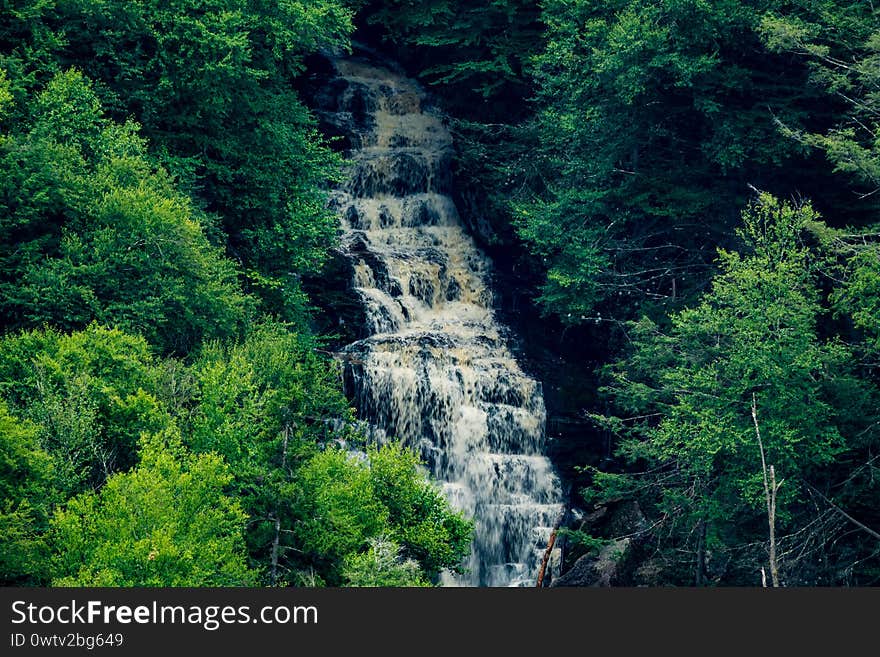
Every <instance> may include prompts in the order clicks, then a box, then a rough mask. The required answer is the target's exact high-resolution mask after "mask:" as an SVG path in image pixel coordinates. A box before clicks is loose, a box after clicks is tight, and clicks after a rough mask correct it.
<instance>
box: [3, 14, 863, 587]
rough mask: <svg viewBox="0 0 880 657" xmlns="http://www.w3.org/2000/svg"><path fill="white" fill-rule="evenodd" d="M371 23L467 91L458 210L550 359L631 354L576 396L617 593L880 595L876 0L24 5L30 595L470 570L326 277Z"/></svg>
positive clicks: (9, 236) (15, 371)
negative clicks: (337, 343) (352, 349)
mask: <svg viewBox="0 0 880 657" xmlns="http://www.w3.org/2000/svg"><path fill="white" fill-rule="evenodd" d="M356 26H357V29H358V30H359V35H363V38H364V39H366V40H367V41H369V42H370V43H369V44H368V45H369V46H371V47H376V48H385V49H387V50H388V51H389V52H392V53H393V54H396V55H398V56H400V59H401V60H403V61H405V62H406V63H407V65H408V66H410V67H411V69H412V72H413V73H416V74H419V75H421V76H422V78H423V79H424V80H425V81H426V83H428V84H429V85H430V86H431V89H432V90H433V91H435V92H436V94H437V96H438V97H439V98H440V99H441V100H442V101H443V103H444V104H445V107H446V109H447V111H448V112H449V115H450V128H451V130H452V131H453V133H454V135H455V138H456V144H457V148H458V152H457V159H456V163H455V166H456V180H457V185H456V190H455V193H456V195H457V200H458V201H460V202H461V209H462V211H463V212H462V213H463V215H464V218H465V220H466V221H467V222H468V223H469V224H470V225H472V226H475V227H477V228H478V229H479V230H478V232H479V237H480V238H482V239H483V241H484V243H485V244H486V245H488V246H491V247H492V248H493V249H494V250H495V252H496V253H497V254H503V258H502V263H501V268H502V269H504V268H507V269H508V270H509V271H508V272H507V273H508V274H510V278H509V279H508V280H515V281H516V282H517V285H519V287H520V289H518V290H516V293H517V294H520V295H524V296H526V297H528V298H529V299H530V300H531V302H533V304H534V307H535V308H537V309H538V310H539V312H540V313H541V314H542V315H543V317H544V318H545V319H544V321H546V323H547V326H548V327H561V329H560V330H559V331H556V330H551V329H548V330H546V331H543V330H542V331H541V333H542V336H541V339H540V340H538V341H536V344H534V345H530V347H531V348H534V349H538V348H543V349H545V350H548V351H554V350H555V352H556V353H555V354H554V357H555V358H556V361H554V362H559V361H564V360H566V359H568V360H573V359H576V358H580V357H581V355H582V354H583V350H584V344H589V345H590V349H591V352H590V353H591V358H592V359H593V361H594V362H595V361H599V364H600V365H601V367H600V368H598V369H597V370H596V371H591V366H590V365H589V364H587V363H586V362H585V361H584V362H583V364H581V363H580V362H579V361H578V362H576V363H575V366H576V367H577V368H579V369H580V371H579V372H578V377H577V380H576V381H574V382H571V381H569V382H568V383H567V384H566V385H568V386H569V387H570V388H588V387H591V385H592V384H593V383H595V382H596V381H600V382H601V389H600V390H599V391H598V392H597V394H596V395H595V396H593V397H591V404H589V405H588V404H582V405H581V406H579V407H578V408H576V409H574V411H575V414H578V415H580V419H581V421H582V422H583V423H589V427H590V431H592V432H593V435H594V436H597V437H602V438H603V439H604V440H603V441H599V440H596V441H595V444H597V445H599V444H604V445H606V447H605V448H602V447H597V448H595V449H594V451H596V452H597V453H596V454H595V455H594V456H595V458H591V459H590V463H583V462H578V463H576V464H571V463H567V464H563V465H564V466H566V467H567V470H566V472H567V474H568V475H569V476H570V477H574V479H575V481H574V483H575V484H576V488H579V489H580V490H577V492H576V494H575V499H573V504H574V505H576V506H582V507H585V509H584V511H585V513H584V517H586V518H587V519H590V518H592V519H594V520H584V521H583V522H579V523H572V526H571V527H570V528H569V531H568V533H567V535H568V536H570V537H571V538H572V543H571V544H572V545H576V546H580V547H576V548H574V549H575V550H576V551H577V550H578V549H579V550H581V552H582V553H585V554H586V553H588V552H590V551H597V550H601V549H603V546H607V545H609V544H610V545H622V543H620V542H619V541H621V540H622V539H624V538H625V539H626V540H627V541H628V542H627V543H626V548H625V549H623V550H622V552H621V554H620V555H619V559H617V565H616V571H615V572H616V575H615V577H616V578H617V579H616V580H615V581H617V582H618V583H624V584H634V585H638V584H678V585H691V584H697V585H704V584H748V585H754V584H758V583H760V582H761V577H762V573H763V574H764V576H765V577H766V578H768V581H771V582H773V583H777V582H779V583H782V584H785V585H798V584H856V585H863V584H874V585H875V584H877V583H878V582H880V533H878V532H880V512H878V509H880V486H878V484H877V482H878V481H880V478H878V474H880V473H878V467H880V466H878V463H880V461H878V451H880V417H878V410H877V409H878V408H880V377H878V360H877V359H878V356H880V238H878V236H880V232H878V231H880V228H878V227H880V221H878V212H880V194H877V191H878V187H880V138H878V134H880V132H878V130H880V119H878V117H880V66H878V63H880V14H878V10H877V9H875V8H874V6H873V5H872V4H871V3H869V2H863V1H861V0H822V1H821V2H804V1H798V0H794V1H789V0H748V1H746V2H736V1H733V0H659V1H652V2H647V1H645V0H545V1H544V2H542V3H533V2H523V1H521V0H478V1H476V2H460V1H458V0H430V1H429V2H414V1H410V0H372V1H367V0H351V1H348V2H345V1H343V0H310V1H305V0H303V1H299V0H291V1H284V2H282V1H280V0H259V1H247V2H246V1H244V0H210V1H208V0H200V1H198V2H180V1H179V0H174V1H172V2H157V1H155V0H134V1H131V0H130V1H125V2H123V1H121V0H102V1H100V2H95V1H84V0H12V1H11V2H6V3H4V5H3V9H2V10H0V333H2V335H0V539H2V540H0V579H2V581H3V583H5V584H30V585H41V584H49V583H53V584H59V585H73V584H96V585H136V584H152V585H247V584H266V585H287V584H294V585H297V584H308V585H353V586H383V585H387V586H423V585H430V584H432V583H435V582H436V581H437V577H438V573H439V572H440V571H441V570H442V569H444V568H456V567H459V565H460V564H461V562H462V558H463V557H464V556H465V555H466V554H467V552H468V542H469V540H470V536H471V530H472V528H471V524H470V522H469V521H468V520H467V519H465V518H463V517H462V516H461V515H460V514H457V513H454V512H453V511H452V510H451V508H450V507H449V505H448V503H447V502H445V501H444V498H443V497H442V495H440V493H439V492H438V490H437V488H436V487H435V486H434V485H433V484H431V483H430V482H429V481H428V479H426V478H425V475H424V474H423V472H422V470H421V469H420V465H419V463H418V461H417V459H416V457H415V456H414V455H413V454H412V453H411V452H409V451H408V450H406V449H403V448H401V447H399V446H397V445H395V444H389V445H385V446H382V447H377V446H368V445H366V444H364V443H363V439H362V437H361V436H360V435H359V433H358V431H357V429H356V425H355V424H354V423H352V414H351V410H350V408H349V405H348V403H347V401H346V400H345V398H344V397H343V396H342V393H341V386H340V382H339V377H338V373H337V371H336V369H335V366H334V365H333V364H332V361H329V360H328V359H327V358H326V357H325V356H324V355H323V347H324V345H325V340H326V338H323V337H320V336H316V335H315V334H314V329H313V325H314V321H313V317H312V314H311V313H312V310H311V308H310V304H312V303H319V302H321V301H322V300H321V299H320V298H317V299H309V298H308V297H307V294H306V292H305V290H306V289H309V290H316V291H317V292H318V296H320V291H321V287H322V286H321V284H320V281H321V278H322V276H329V275H330V274H329V273H328V270H326V269H324V268H323V267H324V265H325V263H326V262H327V260H328V255H329V253H330V252H331V250H332V248H333V247H334V242H335V239H336V227H335V226H336V224H335V222H336V219H335V218H334V216H333V214H332V212H331V211H330V210H328V208H327V204H326V203H325V200H326V199H325V190H326V189H327V188H328V187H329V186H330V185H331V184H332V182H333V181H334V180H336V179H337V176H338V173H339V166H340V164H341V157H340V156H339V155H338V154H337V153H335V152H334V151H333V150H332V148H331V147H330V145H329V144H328V143H326V142H325V141H324V139H323V138H322V136H321V135H320V134H319V132H318V129H317V122H316V121H315V120H314V118H313V117H312V116H311V114H310V112H309V110H308V109H307V107H306V105H305V103H304V102H303V100H302V99H301V98H300V94H299V92H298V91H297V89H298V88H305V87H307V86H308V85H304V86H303V87H300V86H299V85H300V83H302V82H303V75H304V74H305V73H307V67H306V62H308V61H309V57H310V56H311V55H314V54H315V53H318V52H320V51H324V50H327V49H343V50H344V49H346V48H348V47H349V39H350V38H351V36H352V34H353V31H354V30H355V29H356ZM514 271H515V274H514V273H512V272H514ZM304 280H311V281H312V283H310V284H309V285H304V283H303V281H304ZM315 280H317V281H318V282H319V283H318V284H317V285H316V284H314V281H315ZM328 287H334V286H328ZM335 288H337V289H338V288H339V285H336V286H335ZM553 336H557V337H555V338H554V337H553ZM552 339H558V342H557V343H555V344H550V342H551V340H552ZM538 343H540V344H538ZM569 366H571V363H569ZM549 369H550V368H548V371H549ZM550 374H553V375H555V373H554V372H550ZM596 387H598V385H597V386H596ZM568 410H569V411H571V410H572V409H568ZM563 451H564V450H563ZM598 452H601V453H598ZM579 453H580V454H583V451H581V452H579ZM573 465H577V466H579V467H577V468H574V467H571V466H573ZM581 466H582V467H581ZM627 505H628V506H627ZM624 506H625V507H626V508H628V509H630V520H631V522H629V523H628V524H627V523H621V522H619V521H617V520H611V521H608V522H604V524H603V522H602V521H601V520H595V519H597V518H599V519H600V518H602V517H604V516H603V514H607V515H608V516H609V517H612V518H613V517H616V516H615V511H614V510H615V509H619V508H622V507H624ZM144 509H147V510H149V511H148V512H142V510H144ZM618 515H619V514H618ZM633 518H635V519H636V520H634V521H633V520H632V519H633Z"/></svg>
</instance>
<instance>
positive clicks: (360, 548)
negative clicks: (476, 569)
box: [0, 0, 471, 586]
mask: <svg viewBox="0 0 880 657" xmlns="http://www.w3.org/2000/svg"><path fill="white" fill-rule="evenodd" d="M350 31H351V10H350V9H349V8H348V7H347V6H345V5H344V4H343V3H340V2H336V1H335V0H324V1H322V2H307V3H306V2H274V1H269V2H240V1H238V0H230V1H229V2H225V1H221V2H198V3H192V2H180V3H170V4H169V3H167V2H161V3H160V2H150V1H146V2H116V1H114V0H111V1H108V2H99V3H94V2H78V1H73V2H66V1H65V2H60V1H59V2H54V1H52V0H48V1H46V0H21V1H17V2H12V3H6V4H5V5H4V8H3V10H2V13H0V161H2V162H0V317H2V320H0V331H2V335H0V469H2V472H0V538H2V540H0V543H2V548H0V581H2V582H3V583H4V584H29V585H47V584H53V585H58V586H68V585H78V586H82V585H92V586H145V585H149V586H242V585H255V584H262V585H285V584H288V585H289V584H310V585H324V584H332V585H347V584H351V585H356V586H425V585H430V584H433V583H436V581H437V576H438V573H439V571H440V570H442V569H444V568H452V569H457V568H459V567H460V564H461V563H462V560H463V558H464V557H465V556H466V555H467V554H468V553H469V551H470V537H471V523H470V522H469V521H468V520H467V519H465V518H464V517H462V516H461V515H460V514H458V513H456V512H453V510H452V509H451V508H450V506H449V504H448V502H447V501H446V500H445V498H444V497H443V496H442V495H441V493H440V491H439V489H438V488H436V487H435V485H434V484H432V483H431V482H430V481H429V480H428V479H427V478H426V475H425V473H424V471H423V469H422V467H421V464H420V463H419V462H418V461H417V459H416V457H415V456H414V454H413V453H411V452H410V451H408V450H406V449H403V448H401V447H399V446H396V445H394V444H390V445H387V446H384V447H382V448H377V447H371V448H369V449H367V448H366V446H365V445H364V444H363V438H362V437H361V436H360V435H359V433H358V430H357V429H356V428H355V425H354V423H353V417H352V412H351V409H350V408H349V405H348V403H347V401H346V400H345V398H344V396H343V395H342V392H341V381H340V377H339V374H338V371H337V368H336V366H335V364H334V363H333V362H332V361H331V360H329V359H328V358H327V357H326V356H325V355H324V354H323V349H322V348H321V347H322V346H323V342H322V339H321V338H319V337H317V336H315V335H313V333H312V330H311V317H310V311H309V308H308V301H307V299H306V298H305V294H304V292H303V290H302V288H301V286H300V283H299V280H300V278H301V277H302V276H303V275H305V274H313V275H314V274H316V273H317V272H319V271H321V267H322V265H323V263H324V261H325V260H326V258H327V255H328V252H329V250H330V249H331V248H332V246H333V245H334V240H335V238H336V228H335V221H336V220H335V217H334V215H333V214H332V213H331V212H330V211H329V210H328V209H327V207H326V194H327V190H328V189H329V187H330V185H331V184H332V182H333V181H334V180H335V178H336V176H337V175H338V171H337V169H338V166H339V164H340V158H339V157H338V155H336V154H335V153H334V152H333V151H332V150H331V149H330V148H329V147H328V146H327V144H325V143H324V142H323V140H322V138H321V136H320V135H319V134H318V132H317V130H316V127H315V125H316V124H315V122H314V120H313V119H312V117H311V115H310V113H309V111H308V110H307V109H306V107H305V105H304V104H303V103H302V102H301V100H300V99H299V96H298V94H297V91H296V82H297V78H298V76H300V75H301V74H302V73H303V71H304V67H303V60H304V57H305V56H306V55H308V54H309V53H311V52H314V51H316V50H319V49H323V48H328V47H332V48H345V47H347V42H348V37H349V33H350ZM364 449H367V451H366V452H364V451H363V450H364ZM357 455H359V456H357ZM355 519H356V520H357V522H355Z"/></svg>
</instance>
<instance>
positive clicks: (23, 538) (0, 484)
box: [0, 400, 57, 586]
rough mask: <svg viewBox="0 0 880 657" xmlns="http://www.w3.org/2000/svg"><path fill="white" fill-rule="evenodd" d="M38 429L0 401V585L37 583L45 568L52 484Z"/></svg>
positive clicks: (46, 455)
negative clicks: (38, 436) (43, 536)
mask: <svg viewBox="0 0 880 657" xmlns="http://www.w3.org/2000/svg"><path fill="white" fill-rule="evenodd" d="M37 435H38V427H37V426H36V425H34V424H33V423H32V422H28V421H22V420H21V419H19V418H17V417H14V416H13V415H12V414H11V413H10V412H9V408H8V407H7V405H6V402H4V401H2V400H0V583H2V584H3V585H4V586H22V585H25V584H39V583H41V582H42V581H44V579H45V577H46V575H47V573H48V568H47V564H46V557H47V553H46V548H45V545H44V542H43V538H42V533H43V532H44V531H45V529H46V526H47V522H48V509H49V508H50V505H51V502H52V500H53V498H55V497H56V496H57V494H56V492H55V491H54V490H53V488H52V475H51V470H52V465H53V463H52V458H51V457H50V456H49V454H47V453H46V452H45V451H44V450H43V449H42V448H41V447H40V444H39V442H38V440H37Z"/></svg>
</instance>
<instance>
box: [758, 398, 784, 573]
mask: <svg viewBox="0 0 880 657" xmlns="http://www.w3.org/2000/svg"><path fill="white" fill-rule="evenodd" d="M752 421H753V422H754V423H755V435H756V436H757V437H758V447H759V448H760V450H761V471H762V474H763V475H764V498H765V499H766V501H767V524H768V525H770V579H771V581H772V582H773V588H778V587H779V569H778V567H777V563H776V491H778V490H779V487H780V486H781V485H782V482H781V481H780V482H779V483H778V484H777V483H776V471H775V470H774V469H773V466H772V465H771V466H770V468H769V472H770V476H769V481H768V477H767V472H768V469H767V460H766V458H765V456H764V443H763V442H762V441H761V430H760V429H759V428H758V407H757V402H756V401H755V394H754V393H752ZM762 571H763V569H762Z"/></svg>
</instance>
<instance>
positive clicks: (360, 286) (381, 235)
mask: <svg viewBox="0 0 880 657" xmlns="http://www.w3.org/2000/svg"><path fill="white" fill-rule="evenodd" d="M332 64H333V67H334V69H335V75H334V77H332V79H331V80H330V81H329V83H328V84H327V86H326V88H325V89H323V90H322V92H321V94H320V98H319V102H318V107H317V109H316V112H317V113H318V114H319V116H320V117H321V119H322V121H324V122H325V123H328V124H330V125H332V126H334V127H335V128H336V129H337V130H338V132H339V133H340V134H342V135H344V136H345V139H346V145H347V147H348V149H347V151H346V156H347V158H348V160H349V168H348V170H347V175H346V178H345V180H344V182H343V183H342V184H341V185H340V186H339V187H338V189H337V190H336V191H335V192H334V193H333V195H332V198H331V203H332V206H333V207H334V208H335V209H336V210H337V211H338V213H339V217H340V221H341V223H342V229H343V236H342V248H343V250H344V253H345V255H346V257H347V258H348V259H349V260H350V261H351V264H352V268H353V272H354V274H353V280H352V281H351V285H352V289H353V293H355V294H357V295H358V297H359V298H360V301H361V303H362V305H363V308H364V313H365V316H366V320H367V327H366V329H367V333H368V337H365V338H363V339H360V340H358V341H356V342H354V343H352V344H349V345H347V346H346V347H345V348H344V349H342V353H341V358H342V362H343V365H344V381H345V388H346V394H347V395H348V396H349V398H350V399H351V400H352V403H353V404H354V406H355V408H356V409H357V412H358V415H359V417H360V418H361V419H362V420H364V421H366V422H367V423H368V424H369V426H370V427H371V433H372V436H373V438H374V439H375V440H377V441H379V442H381V441H383V440H387V439H391V438H397V439H399V440H401V441H402V442H404V443H405V444H407V445H409V446H410V447H413V448H414V449H416V451H417V452H418V453H419V454H420V455H421V457H422V459H423V460H424V461H425V463H426V465H427V467H428V469H429V470H430V472H431V474H432V475H433V477H434V478H435V479H436V480H437V482H438V483H440V484H441V485H442V486H443V490H444V492H445V494H446V496H447V498H448V499H449V500H450V502H451V504H452V505H453V506H454V507H455V508H457V509H461V510H463V511H464V512H465V513H466V514H467V515H468V516H469V517H473V518H474V521H475V533H474V542H473V548H472V553H471V556H470V559H469V562H468V563H467V573H465V574H463V575H454V574H452V573H448V572H446V573H443V575H442V581H443V584H445V585H449V586H534V585H535V580H536V577H537V573H538V568H539V565H540V561H541V557H542V556H543V553H544V550H545V548H546V546H547V543H548V539H549V537H550V533H551V531H552V528H553V525H554V523H555V521H556V520H557V518H558V517H559V514H560V513H561V511H562V507H563V504H562V493H561V488H560V482H559V479H558V477H557V476H556V474H555V472H554V470H553V467H552V465H551V463H550V461H549V460H548V459H547V458H546V457H545V456H544V455H543V443H544V425H545V418H546V411H545V408H544V399H543V395H542V391H541V384H540V383H539V382H537V381H535V380H534V379H533V378H531V377H530V376H528V375H527V374H525V373H524V372H523V371H522V369H521V367H520V366H519V364H518V363H517V361H516V359H515V358H514V356H513V354H512V353H511V351H510V349H509V347H508V331H507V329H506V328H505V327H504V326H502V325H500V324H499V322H498V321H497V319H496V317H495V313H494V312H493V298H492V291H491V288H490V272H491V263H490V262H489V260H488V258H487V257H486V256H485V255H484V254H483V253H482V252H481V251H480V250H479V249H478V248H477V246H476V244H475V243H474V241H473V240H472V239H471V237H470V236H469V235H468V233H467V232H466V230H465V228H464V226H463V224H462V222H461V220H460V218H459V215H458V212H457V210H456V207H455V204H454V202H453V200H452V198H451V197H450V195H449V192H450V188H451V185H452V173H451V161H452V154H453V151H452V138H451V136H450V134H449V131H448V130H447V129H446V127H445V126H444V123H443V120H442V115H441V114H440V113H439V112H438V111H436V110H435V109H434V108H432V107H431V106H430V104H429V103H428V102H427V100H426V95H425V94H424V92H423V91H422V89H421V88H420V86H419V85H418V84H417V83H416V82H415V81H413V80H411V79H408V78H406V77H405V76H404V75H403V74H402V73H400V72H399V71H397V70H395V68H394V67H393V65H391V64H388V63H384V62H381V63H377V62H376V61H372V60H371V59H366V58H361V57H349V58H340V59H334V60H332Z"/></svg>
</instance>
